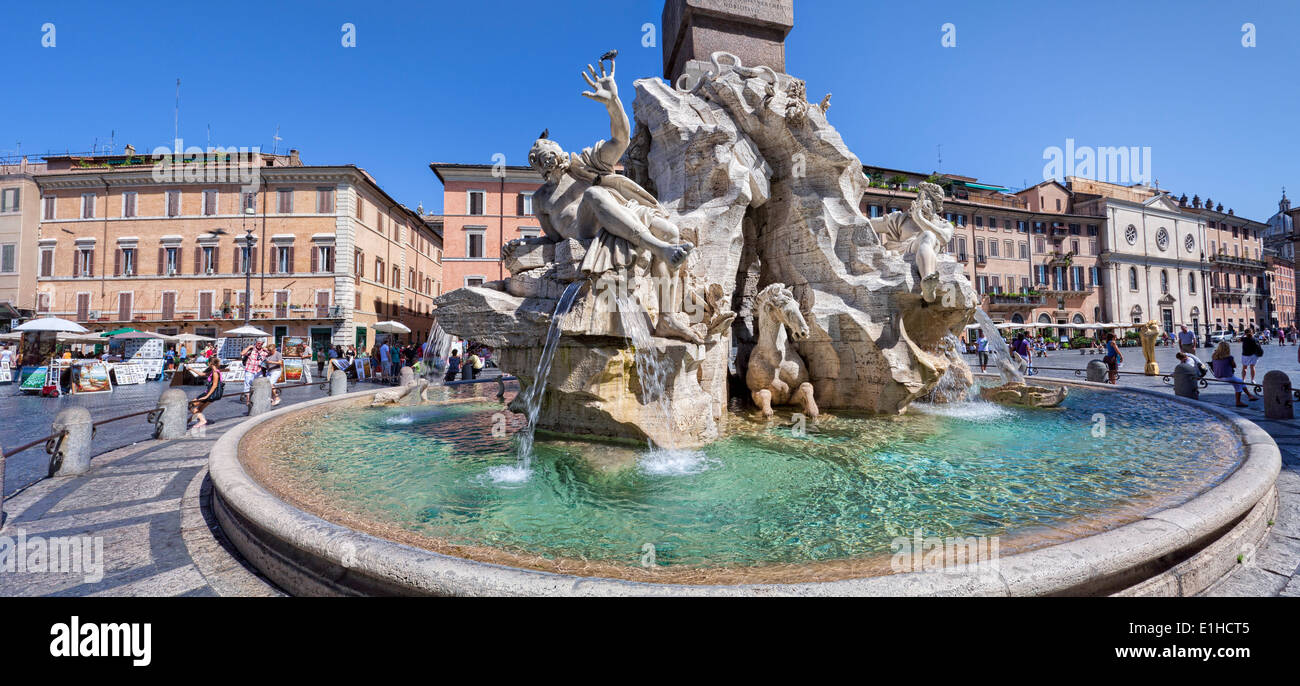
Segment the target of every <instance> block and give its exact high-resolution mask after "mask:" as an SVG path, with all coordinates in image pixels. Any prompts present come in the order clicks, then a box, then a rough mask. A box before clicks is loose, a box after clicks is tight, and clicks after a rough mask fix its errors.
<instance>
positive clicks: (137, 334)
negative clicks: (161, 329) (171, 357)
mask: <svg viewBox="0 0 1300 686" xmlns="http://www.w3.org/2000/svg"><path fill="white" fill-rule="evenodd" d="M100 335H101V336H102V335H103V334H100ZM108 337H109V338H115V339H119V340H126V339H131V338H163V339H166V338H170V336H164V335H162V334H160V333H152V332H149V331H136V330H135V329H131V330H129V331H124V332H122V333H111V334H109V336H108Z"/></svg>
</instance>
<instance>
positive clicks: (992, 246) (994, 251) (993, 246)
mask: <svg viewBox="0 0 1300 686" xmlns="http://www.w3.org/2000/svg"><path fill="white" fill-rule="evenodd" d="M979 243H983V240H982V239H981V240H980V241H979ZM978 249H979V248H978V244H977V247H976V250H978ZM997 256H998V242H997V241H996V240H991V241H989V257H997Z"/></svg>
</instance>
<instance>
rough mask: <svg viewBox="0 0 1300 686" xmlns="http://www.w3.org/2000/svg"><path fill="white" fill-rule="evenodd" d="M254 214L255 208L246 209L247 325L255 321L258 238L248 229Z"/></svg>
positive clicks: (245, 290) (245, 305)
mask: <svg viewBox="0 0 1300 686" xmlns="http://www.w3.org/2000/svg"><path fill="white" fill-rule="evenodd" d="M250 214H253V208H251V207H247V206H245V207H244V324H245V325H247V324H248V323H249V322H250V321H252V319H253V243H254V242H255V241H256V240H257V237H255V236H254V235H253V230H252V229H250V228H248V215H250Z"/></svg>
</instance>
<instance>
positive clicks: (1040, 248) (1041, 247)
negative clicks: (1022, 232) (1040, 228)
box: [1034, 238, 1047, 255]
mask: <svg viewBox="0 0 1300 686" xmlns="http://www.w3.org/2000/svg"><path fill="white" fill-rule="evenodd" d="M1034 252H1036V253H1038V254H1039V255H1041V254H1043V253H1045V252H1047V242H1046V241H1044V240H1043V239H1041V238H1035V239H1034Z"/></svg>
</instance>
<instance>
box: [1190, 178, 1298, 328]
mask: <svg viewBox="0 0 1300 686" xmlns="http://www.w3.org/2000/svg"><path fill="white" fill-rule="evenodd" d="M1179 205H1180V207H1181V209H1182V210H1183V211H1184V212H1190V213H1192V214H1196V215H1199V216H1201V217H1204V218H1205V238H1206V240H1207V241H1208V246H1209V248H1208V249H1207V250H1206V254H1205V256H1206V262H1207V265H1206V266H1207V270H1208V277H1209V279H1210V288H1211V292H1210V318H1209V319H1210V321H1211V322H1213V324H1214V328H1216V329H1228V328H1231V329H1232V330H1234V331H1244V330H1245V329H1247V328H1249V327H1256V328H1258V327H1261V326H1267V325H1269V324H1270V320H1271V319H1273V318H1275V317H1274V316H1273V313H1272V312H1271V311H1270V310H1271V308H1272V303H1271V301H1270V295H1269V284H1268V279H1267V274H1266V272H1267V271H1268V262H1267V261H1265V259H1264V234H1265V233H1266V232H1267V231H1268V229H1269V226H1268V224H1266V223H1264V222H1257V221H1254V220H1251V219H1246V218H1244V217H1238V216H1236V214H1235V213H1234V212H1233V211H1232V209H1231V208H1228V209H1227V211H1225V210H1224V207H1223V204H1222V203H1219V204H1217V205H1212V201H1211V200H1210V199H1209V198H1206V199H1205V202H1201V198H1200V196H1193V197H1192V199H1191V201H1190V202H1189V201H1188V200H1187V196H1186V195H1184V196H1182V197H1181V198H1180V199H1179Z"/></svg>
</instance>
